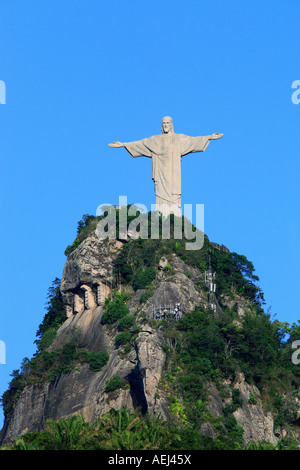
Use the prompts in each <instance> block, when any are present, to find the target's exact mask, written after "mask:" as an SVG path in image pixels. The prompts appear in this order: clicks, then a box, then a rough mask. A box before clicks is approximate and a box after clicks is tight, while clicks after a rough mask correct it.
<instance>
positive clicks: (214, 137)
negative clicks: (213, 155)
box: [210, 132, 224, 140]
mask: <svg viewBox="0 0 300 470" xmlns="http://www.w3.org/2000/svg"><path fill="white" fill-rule="evenodd" d="M223 135H224V134H220V133H219V132H215V133H214V134H212V135H211V136H210V139H211V140H217V139H221V137H223Z"/></svg>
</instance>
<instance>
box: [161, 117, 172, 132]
mask: <svg viewBox="0 0 300 470" xmlns="http://www.w3.org/2000/svg"><path fill="white" fill-rule="evenodd" d="M161 132H162V134H169V133H171V134H172V133H173V132H174V127H173V119H172V118H171V117H170V116H165V117H164V118H162V121H161Z"/></svg>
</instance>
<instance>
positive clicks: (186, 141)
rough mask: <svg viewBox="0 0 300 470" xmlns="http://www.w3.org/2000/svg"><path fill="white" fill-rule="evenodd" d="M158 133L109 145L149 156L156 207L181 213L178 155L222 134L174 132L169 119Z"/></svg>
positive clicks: (204, 145)
mask: <svg viewBox="0 0 300 470" xmlns="http://www.w3.org/2000/svg"><path fill="white" fill-rule="evenodd" d="M161 130H162V133H161V134H158V135H154V136H152V137H148V138H146V139H142V140H137V141H135V142H123V143H122V142H113V143H112V144H109V146H110V147H116V148H119V147H125V149H126V150H127V152H128V153H129V154H130V155H131V156H132V157H134V158H135V157H143V156H144V157H150V158H152V179H153V181H154V185H155V195H156V210H158V211H160V212H161V213H162V215H164V216H168V215H169V214H171V213H173V214H174V215H176V216H178V217H181V158H182V156H183V155H187V154H188V153H192V152H204V150H206V148H207V147H208V144H209V142H210V141H211V140H216V139H220V138H221V137H223V135H224V134H219V133H215V134H212V135H207V136H204V137H190V136H188V135H184V134H175V133H174V128H173V120H172V118H170V117H169V116H166V117H164V118H163V120H162V129H161Z"/></svg>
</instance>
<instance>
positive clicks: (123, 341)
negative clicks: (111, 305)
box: [116, 331, 131, 345]
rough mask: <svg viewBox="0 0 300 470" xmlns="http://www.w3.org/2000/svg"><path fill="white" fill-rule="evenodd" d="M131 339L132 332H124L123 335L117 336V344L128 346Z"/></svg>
mask: <svg viewBox="0 0 300 470" xmlns="http://www.w3.org/2000/svg"><path fill="white" fill-rule="evenodd" d="M130 339H131V333H130V331H124V332H123V333H119V334H118V335H117V336H116V344H117V345H121V344H126V343H128V341H130Z"/></svg>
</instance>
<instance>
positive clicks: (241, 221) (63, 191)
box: [0, 0, 300, 426]
mask: <svg viewBox="0 0 300 470" xmlns="http://www.w3.org/2000/svg"><path fill="white" fill-rule="evenodd" d="M299 17H300V4H299V1H298V0H264V1H263V2H262V1H261V0H259V1H258V0H252V1H251V2H245V1H243V0H234V1H233V0H227V1H226V2H225V1H224V0H203V1H201V0H197V1H196V0H185V1H182V0H160V1H157V0H152V1H151V2H146V1H140V0H126V1H125V0H59V1H58V0H48V1H43V2H41V1H39V0H26V1H25V2H24V1H23V0H1V1H0V80H3V81H4V82H5V84H6V104H5V105H0V123H1V124H0V133H1V141H0V151H1V185H0V192H1V196H0V197H1V230H0V237H1V248H2V250H1V292H2V294H1V298H0V299H1V300H0V340H2V341H4V342H5V344H6V364H2V365H1V364H0V394H2V393H3V391H5V390H6V389H7V384H8V382H9V381H10V377H9V374H10V373H11V372H12V370H13V369H17V368H19V366H20V363H21V361H22V359H23V358H24V357H25V356H27V357H29V358H30V357H32V355H33V354H34V352H35V351H36V348H35V345H34V344H33V342H34V340H35V334H36V331H37V328H38V326H39V324H40V323H41V321H42V319H43V316H44V314H45V311H44V305H45V302H46V294H47V290H48V288H49V287H50V285H51V283H52V281H53V280H54V278H55V277H56V276H57V277H61V275H62V270H63V267H64V263H65V260H66V259H65V256H64V250H65V248H66V246H67V245H68V244H70V243H72V241H73V240H74V238H75V235H76V227H77V222H78V220H80V219H81V217H82V215H83V214H86V213H89V214H93V215H95V214H96V209H97V206H98V205H99V204H102V203H111V204H116V203H118V197H119V195H127V196H128V202H130V203H143V204H145V205H146V206H147V207H149V208H150V204H151V203H154V202H155V198H154V188H153V182H152V181H151V161H150V159H146V158H139V159H132V158H131V157H130V156H129V154H128V153H127V152H126V151H125V150H124V149H111V148H109V147H108V143H109V142H112V141H114V140H120V141H132V140H138V139H140V138H143V137H148V136H150V135H153V134H158V133H160V123H161V118H162V117H163V116H165V115H171V116H172V117H173V119H174V127H175V132H179V133H185V134H189V135H207V134H211V133H213V132H222V133H224V137H223V139H221V140H219V141H215V142H212V143H211V145H210V146H209V147H208V149H207V150H206V151H205V152H204V153H202V154H193V155H188V156H186V157H184V158H183V162H182V202H183V203H189V204H196V203H199V204H200V203H201V204H204V205H205V232H206V234H207V235H208V236H209V238H210V239H211V241H214V242H217V243H223V244H225V245H226V246H227V247H228V248H229V249H230V250H231V251H236V252H237V253H240V254H244V255H246V256H247V258H248V259H249V260H251V261H252V262H253V263H254V266H255V268H256V274H257V275H258V276H259V277H260V286H261V288H262V289H263V291H264V293H265V299H266V309H267V308H268V307H270V306H271V312H272V314H275V313H277V318H278V319H279V320H282V321H289V322H290V323H292V322H296V321H297V320H298V318H300V312H299V305H298V299H297V291H298V288H299V261H300V259H299V258H300V257H299V233H300V227H299V207H300V197H299V173H300V171H299V148H300V132H299V129H300V128H299V123H300V105H295V104H293V103H292V100H291V96H292V92H293V90H292V88H291V85H292V82H293V81H294V80H299V79H300V60H299V59H300V57H299V55H300V52H299ZM299 339H300V338H299ZM0 426H1V422H0Z"/></svg>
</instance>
